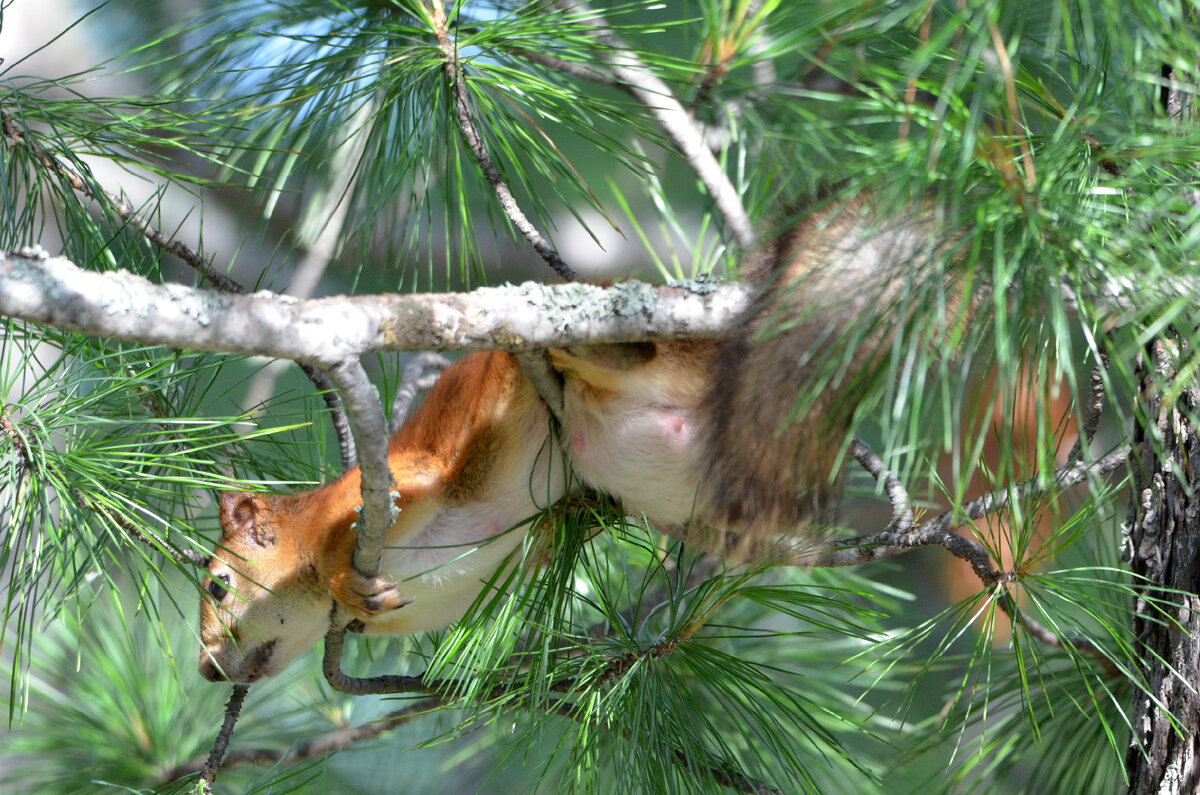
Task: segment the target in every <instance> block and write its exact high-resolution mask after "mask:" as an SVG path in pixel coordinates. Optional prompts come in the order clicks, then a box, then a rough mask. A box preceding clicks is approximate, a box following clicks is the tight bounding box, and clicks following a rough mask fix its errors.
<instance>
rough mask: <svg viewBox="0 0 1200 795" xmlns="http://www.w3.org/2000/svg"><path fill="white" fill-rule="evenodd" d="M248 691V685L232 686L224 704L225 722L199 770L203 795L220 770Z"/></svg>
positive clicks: (207, 791)
mask: <svg viewBox="0 0 1200 795" xmlns="http://www.w3.org/2000/svg"><path fill="white" fill-rule="evenodd" d="M249 690H250V685H234V686H233V692H232V693H231V694H230V695H229V701H228V702H226V704H225V721H224V722H223V723H222V724H221V730H220V731H219V732H218V733H217V739H216V740H214V741H213V747H212V751H210V752H209V754H208V759H206V760H205V762H204V767H203V768H201V769H200V782H201V791H202V792H203V793H204V795H208V793H209V792H211V790H212V784H213V782H214V781H216V779H217V771H218V770H219V769H220V768H221V758H222V757H223V756H225V749H226V748H228V747H229V738H230V736H231V735H232V734H233V727H234V724H236V723H237V719H238V715H240V714H241V712H242V703H243V702H245V700H246V693H247V692H249Z"/></svg>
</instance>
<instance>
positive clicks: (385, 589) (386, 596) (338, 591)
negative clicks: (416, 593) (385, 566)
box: [331, 573, 412, 620]
mask: <svg viewBox="0 0 1200 795" xmlns="http://www.w3.org/2000/svg"><path fill="white" fill-rule="evenodd" d="M331 590H332V591H333V595H334V598H335V599H337V600H338V601H339V602H341V603H342V605H343V606H344V607H345V608H346V609H347V610H349V611H350V613H351V614H352V615H354V616H355V617H357V618H359V619H364V620H365V619H369V618H375V617H377V616H380V615H383V614H384V613H390V612H391V611H393V610H399V609H400V608H402V607H404V606H405V605H407V604H410V603H411V602H412V599H410V598H408V597H406V596H401V595H400V591H399V589H398V588H397V587H396V584H395V583H393V582H389V581H388V580H386V579H384V578H383V577H363V576H362V575H361V574H357V573H355V574H351V575H349V576H347V577H345V578H343V579H342V581H341V582H339V583H337V584H336V585H335V586H334V587H332V588H331Z"/></svg>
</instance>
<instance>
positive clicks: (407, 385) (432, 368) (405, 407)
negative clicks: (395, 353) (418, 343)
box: [388, 351, 450, 434]
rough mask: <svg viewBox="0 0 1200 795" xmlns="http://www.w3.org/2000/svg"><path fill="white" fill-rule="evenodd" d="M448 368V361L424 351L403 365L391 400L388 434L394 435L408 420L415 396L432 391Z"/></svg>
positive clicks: (438, 354)
mask: <svg viewBox="0 0 1200 795" xmlns="http://www.w3.org/2000/svg"><path fill="white" fill-rule="evenodd" d="M449 366H450V360H449V359H447V358H446V357H445V356H442V355H441V354H440V353H434V352H433V351H425V352H423V353H418V354H417V355H416V356H414V357H412V359H410V360H409V361H408V364H406V365H404V373H403V375H401V377H400V387H399V388H398V389H397V390H396V396H395V397H394V398H392V418H391V421H390V422H389V423H388V432H389V433H393V434H394V433H395V432H396V431H398V430H400V426H401V425H403V424H404V421H405V420H406V419H408V413H409V412H410V411H411V410H412V404H413V401H414V400H416V399H417V395H418V394H420V393H421V392H424V391H425V390H427V389H432V388H433V385H434V384H435V383H437V380H438V378H440V377H441V375H442V370H445V369H446V368H447V367H449Z"/></svg>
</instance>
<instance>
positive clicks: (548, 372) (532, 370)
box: [517, 349, 565, 426]
mask: <svg viewBox="0 0 1200 795" xmlns="http://www.w3.org/2000/svg"><path fill="white" fill-rule="evenodd" d="M517 364H519V365H520V366H521V372H522V373H524V374H525V377H526V378H528V379H529V382H530V383H531V384H533V388H534V390H535V391H536V392H537V393H538V396H539V397H541V399H542V400H544V401H546V408H547V409H549V410H550V414H551V416H553V417H554V420H555V422H557V423H558V424H559V426H561V425H562V421H563V401H564V399H565V398H564V397H563V380H562V375H561V374H560V373H559V372H558V371H557V370H555V369H554V368H553V367H552V366H551V365H550V355H549V354H548V353H546V351H545V350H544V349H542V350H537V351H528V352H526V353H518V354H517Z"/></svg>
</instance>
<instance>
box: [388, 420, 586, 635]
mask: <svg viewBox="0 0 1200 795" xmlns="http://www.w3.org/2000/svg"><path fill="white" fill-rule="evenodd" d="M538 427H540V429H541V435H542V438H543V439H544V438H545V429H546V425H545V423H544V421H543V422H542V423H540V424H539V426H538ZM530 434H531V436H532V437H533V438H532V439H531V440H530V441H531V442H532V443H530V444H526V445H523V446H522V450H525V451H528V452H527V453H525V454H524V455H521V456H520V457H519V458H518V460H516V461H505V462H502V463H500V464H498V467H502V469H500V471H503V472H506V473H508V476H507V477H506V478H500V479H497V480H496V482H495V483H494V484H493V487H492V488H491V489H490V490H489V491H490V493H491V494H492V495H494V497H493V498H491V499H486V498H483V499H479V500H475V501H472V502H468V503H462V504H447V505H443V506H441V507H439V508H438V509H437V510H436V511H435V512H434V513H433V515H432V517H431V518H430V519H429V520H428V521H427V522H426V523H425V525H424V526H423V527H421V528H420V529H419V530H416V531H415V532H412V533H411V534H409V535H408V537H407V538H405V539H403V540H402V541H398V542H394V541H392V540H390V539H389V543H388V546H387V547H386V548H385V550H384V555H383V567H382V568H383V576H384V577H386V578H387V579H388V580H390V581H391V582H394V583H396V586H397V588H398V589H399V591H400V593H401V594H403V595H404V596H405V597H406V598H409V599H412V600H413V601H412V603H411V604H408V605H406V606H405V607H403V608H400V609H399V610H397V611H395V612H393V613H390V614H388V615H386V616H380V617H379V618H377V619H375V620H373V621H368V622H367V631H368V632H371V631H372V630H374V631H377V632H381V633H387V634H405V633H409V632H424V631H427V630H431V629H437V628H439V627H444V626H446V625H447V624H449V623H451V622H453V621H456V620H457V619H459V618H461V617H462V615H463V613H465V612H466V610H467V608H468V607H470V606H471V604H472V602H474V601H475V599H476V598H477V597H478V596H479V593H480V591H481V590H482V589H483V588H484V587H485V586H486V585H487V583H488V582H489V581H490V580H492V579H493V577H494V575H495V574H496V570H497V569H498V568H499V567H500V566H501V565H503V564H504V562H505V559H506V558H508V557H509V555H510V554H511V553H513V551H514V550H517V549H518V548H519V547H520V546H521V543H522V542H523V541H524V540H525V536H526V533H527V532H528V530H529V528H530V521H531V520H532V519H534V518H536V516H537V514H538V512H539V511H541V510H542V509H544V508H546V507H548V506H550V505H553V504H554V503H555V502H557V501H558V499H559V498H560V497H562V496H563V494H564V493H565V490H566V473H565V471H564V463H563V461H562V456H561V452H560V451H559V450H558V448H557V446H552V445H550V444H543V443H542V442H541V441H540V440H538V439H537V438H536V437H537V436H538V428H537V427H535V428H530ZM518 555H519V553H518ZM516 558H517V555H514V556H513V561H514V562H515V559H516ZM384 624H386V625H387V626H386V628H385V627H384V626H383V625H384Z"/></svg>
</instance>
